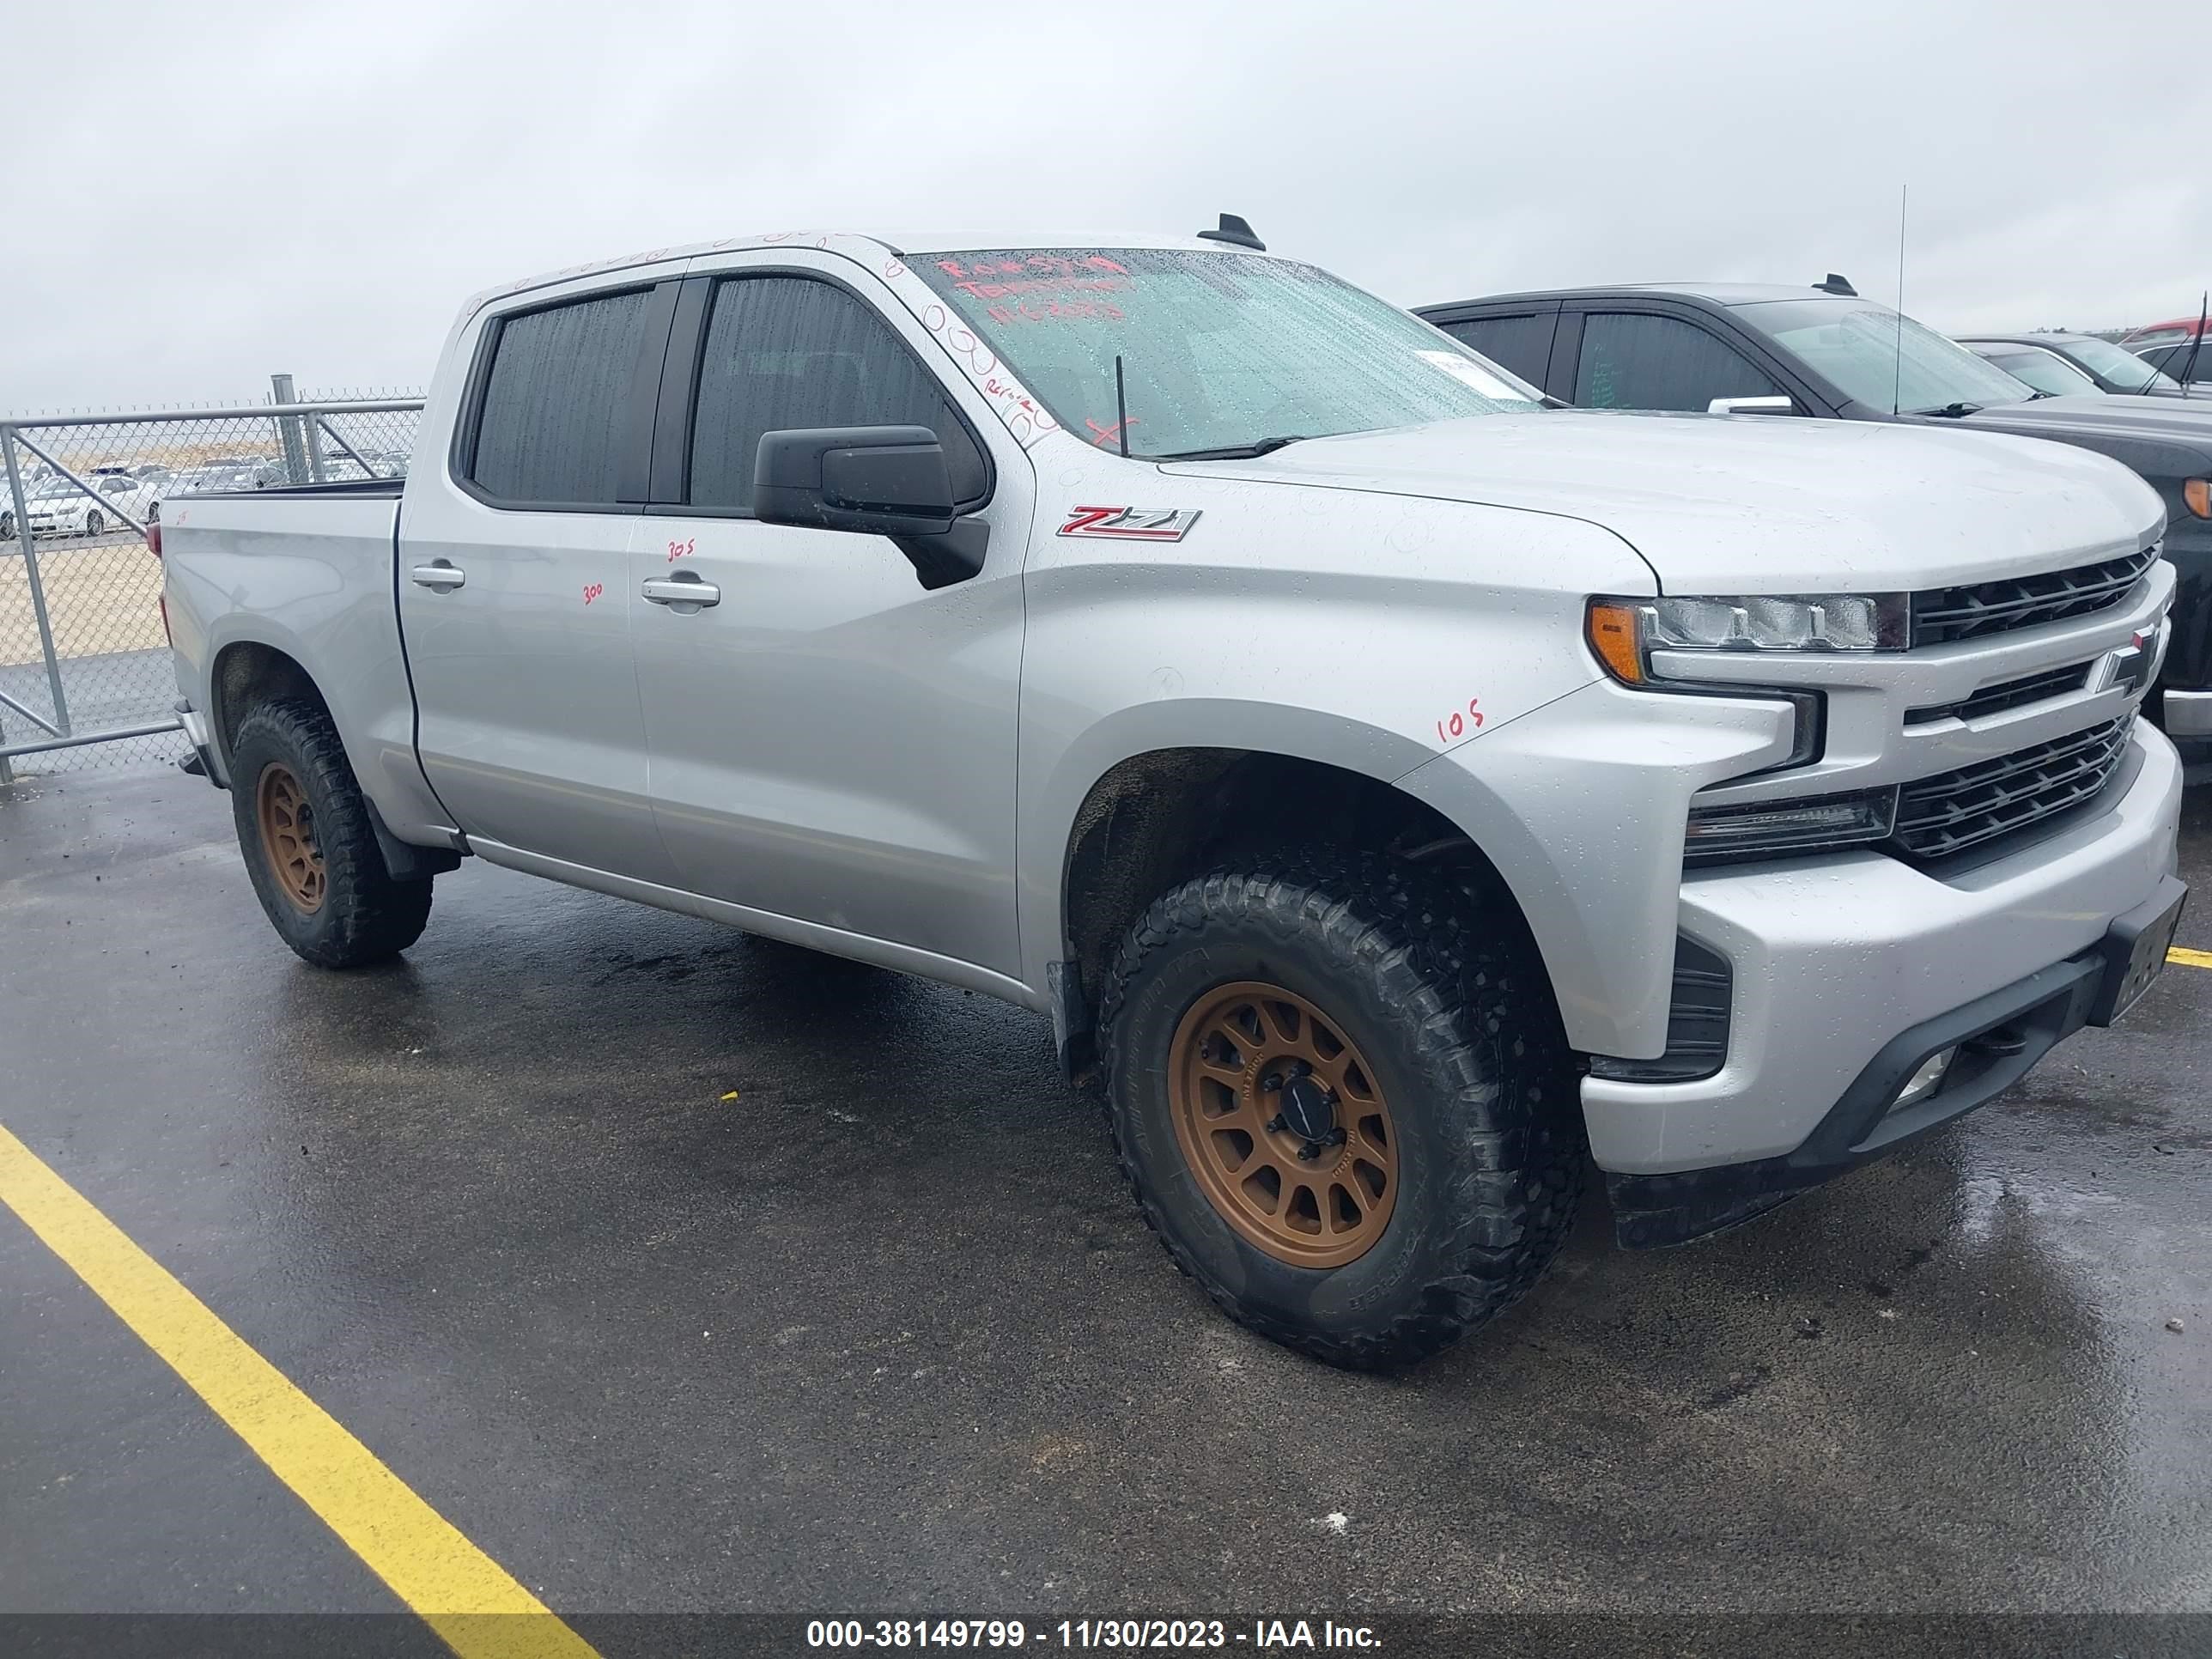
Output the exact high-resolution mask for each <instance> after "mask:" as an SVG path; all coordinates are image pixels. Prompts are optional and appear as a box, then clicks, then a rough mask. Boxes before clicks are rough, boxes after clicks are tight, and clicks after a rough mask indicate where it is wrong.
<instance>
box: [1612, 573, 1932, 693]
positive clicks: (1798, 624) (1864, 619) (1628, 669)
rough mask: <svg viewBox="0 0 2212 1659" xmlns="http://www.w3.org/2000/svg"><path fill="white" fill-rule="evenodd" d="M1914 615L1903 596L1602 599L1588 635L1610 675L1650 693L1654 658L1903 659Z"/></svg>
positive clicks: (1819, 595)
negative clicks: (1899, 655) (1811, 655)
mask: <svg viewBox="0 0 2212 1659" xmlns="http://www.w3.org/2000/svg"><path fill="white" fill-rule="evenodd" d="M1910 622H1911V607H1910V606H1909V605H1907V603H1906V600H1905V595H1904V594H1902V593H1823V594H1794V593H1792V594H1763V593H1761V594H1746V595H1743V596H1741V597H1738V598H1734V599H1692V598H1686V597H1681V596H1678V595H1670V596H1668V597H1666V598H1662V599H1592V600H1591V601H1590V604H1589V623H1588V626H1587V630H1586V631H1587V635H1588V637H1589V646H1590V649H1591V650H1592V651H1594V652H1595V653H1597V659H1598V660H1599V661H1600V662H1601V663H1603V664H1604V665H1605V668H1606V671H1607V673H1609V674H1611V675H1612V676H1613V678H1615V679H1617V680H1619V681H1620V682H1621V684H1624V685H1649V684H1650V683H1651V682H1652V681H1654V680H1656V679H1663V678H1666V677H1665V676H1664V675H1662V674H1660V673H1658V672H1656V671H1655V670H1654V669H1653V668H1652V666H1651V653H1653V652H1654V651H1799V652H1808V651H1812V652H1844V651H1901V650H1903V649H1904V648H1905V643H1906V640H1907V638H1908V635H1909V631H1910Z"/></svg>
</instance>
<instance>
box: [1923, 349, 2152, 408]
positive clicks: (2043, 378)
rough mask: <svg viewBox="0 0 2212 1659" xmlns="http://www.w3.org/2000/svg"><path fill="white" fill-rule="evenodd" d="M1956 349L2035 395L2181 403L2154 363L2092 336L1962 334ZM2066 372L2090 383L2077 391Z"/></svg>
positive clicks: (2079, 387)
mask: <svg viewBox="0 0 2212 1659" xmlns="http://www.w3.org/2000/svg"><path fill="white" fill-rule="evenodd" d="M1955 338H1956V339H1957V340H1958V342H1959V343H1960V345H1962V346H1964V347H1966V349H1968V350H1969V351H1971V352H1972V353H1973V354H1974V355H1975V356H1978V357H1984V358H1986V359H1988V360H1989V361H1990V362H1993V363H1995V364H1996V366H1997V367H1998V368H2001V369H2002V370H2004V372H2005V373H2006V374H2009V375H2011V376H2012V377H2013V379H2015V380H2023V381H2025V382H2027V384H2028V385H2029V386H2033V387H2034V388H2035V389H2036V390H2037V391H2039V392H2051V393H2053V394H2054V395H2057V396H2061V397H2065V396H2073V395H2079V394H2080V393H2081V392H2088V391H2097V392H2108V393H2111V394H2112V395H2114V396H2117V397H2130V398H2179V397H2180V396H2181V395H2182V392H2181V386H2180V383H2179V381H2176V380H2173V379H2172V378H2171V377H2170V376H2168V375H2167V374H2166V373H2165V372H2164V371H2163V370H2162V369H2160V368H2159V367H2158V366H2157V365H2156V364H2155V363H2151V362H2145V361H2144V360H2143V359H2142V358H2141V357H2138V356H2136V354H2135V353H2134V352H2132V351H2127V350H2124V349H2121V348H2120V347H2118V346H2116V345H2114V344H2113V343H2112V342H2111V341H2110V340H2100V339H2099V338H2098V337H2096V336H2095V335H2093V334H2060V333H2039V334H1960V335H1957V336H1955ZM2066 371H2071V372H2072V374H2074V375H2075V376H2078V377H2079V378H2080V379H2081V380H2087V381H2088V382H2089V385H2088V386H2077V385H2075V384H2074V383H2073V381H2072V380H2069V379H2067V378H2066V373H2065V372H2066Z"/></svg>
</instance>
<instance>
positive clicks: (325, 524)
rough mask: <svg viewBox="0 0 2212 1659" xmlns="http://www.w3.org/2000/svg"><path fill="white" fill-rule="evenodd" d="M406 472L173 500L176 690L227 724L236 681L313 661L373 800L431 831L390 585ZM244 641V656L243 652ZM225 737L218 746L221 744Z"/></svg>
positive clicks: (164, 527)
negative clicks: (228, 693)
mask: <svg viewBox="0 0 2212 1659" xmlns="http://www.w3.org/2000/svg"><path fill="white" fill-rule="evenodd" d="M403 483H404V481H403V480H400V479H397V478H362V479H354V480H349V481H345V482H342V483H325V484H305V485H300V486H296V487H292V488H284V489H255V490H241V491H238V492H235V493H233V494H228V495H222V494H213V493H210V494H208V495H187V496H179V497H175V498H173V499H172V501H170V502H169V503H168V504H167V509H166V510H165V511H164V512H163V513H162V515H161V520H162V521H161V556H162V557H161V563H162V569H163V575H164V592H165V595H166V598H167V605H168V616H169V627H170V634H171V638H172V641H173V643H174V645H175V647H176V658H177V687H178V690H180V691H181V692H183V693H184V696H185V700H186V701H187V702H189V703H190V704H191V707H192V708H194V709H196V710H199V711H202V712H203V713H204V714H208V715H209V716H210V719H211V720H212V721H213V722H214V723H215V724H216V727H217V730H218V732H219V731H220V729H221V725H222V720H223V718H224V716H223V708H224V699H225V694H226V690H228V689H232V688H234V687H235V686H237V685H238V684H240V683H241V682H242V681H243V680H244V679H245V678H246V677H247V676H249V675H252V674H259V673H266V672H270V671H272V666H271V665H272V663H273V664H274V665H275V666H274V671H278V672H282V671H283V664H282V663H281V662H279V661H277V660H276V659H284V658H289V659H290V660H291V661H292V662H294V663H297V664H299V665H302V667H303V669H304V667H305V665H310V664H312V665H313V671H312V673H305V672H303V673H302V675H301V678H304V679H311V680H312V681H313V683H314V684H315V685H316V686H317V687H318V688H319V690H320V692H321V695H322V698H323V701H324V702H326V704H327V705H328V707H329V708H330V711H331V718H332V719H333V720H336V721H337V726H338V733H339V735H340V736H341V737H342V738H344V739H345V745H346V752H347V754H348V756H349V757H350V758H351V760H352V762H353V764H354V768H355V770H356V773H357V774H358V775H360V778H361V781H362V787H364V789H365V790H366V791H367V793H368V796H369V798H370V799H372V800H374V801H376V802H378V803H380V804H381V805H385V806H386V810H387V811H388V812H390V813H392V815H394V816H397V817H400V818H401V819H403V820H404V821H403V822H395V823H390V825H389V827H390V828H391V829H392V830H393V831H394V832H395V833H398V834H400V835H402V836H404V835H405V834H407V833H408V832H409V831H410V830H414V831H416V832H418V833H419V832H421V831H422V829H424V828H425V827H426V826H425V823H424V822H423V821H424V820H428V819H431V818H434V817H435V816H436V814H437V809H436V806H435V802H434V801H432V799H431V798H430V796H429V793H428V786H427V785H426V784H425V783H424V782H423V780H422V769H421V768H420V767H419V766H418V765H417V763H416V758H415V747H414V740H415V705H414V699H413V695H412V693H411V690H410V687H409V684H408V678H407V660H406V656H405V653H404V650H403V649H402V647H401V644H400V638H399V614H398V601H397V598H396V594H395V589H394V586H393V583H394V580H395V574H394V563H393V561H394V557H395V550H396V541H395V536H396V532H397V529H398V519H399V511H400V502H399V495H400V491H401V489H402V487H403ZM232 647H238V648H237V649H236V650H235V651H234V650H233V649H232ZM220 747H221V745H220V744H218V748H219V749H220Z"/></svg>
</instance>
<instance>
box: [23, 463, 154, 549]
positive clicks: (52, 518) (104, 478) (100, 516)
mask: <svg viewBox="0 0 2212 1659" xmlns="http://www.w3.org/2000/svg"><path fill="white" fill-rule="evenodd" d="M85 482H86V483H89V484H91V485H93V486H94V491H95V492H96V493H94V494H90V495H88V494H87V493H86V492H85V491H84V490H83V489H82V488H81V487H79V486H78V485H76V484H75V483H71V482H70V480H68V479H67V478H52V479H49V480H47V481H46V483H41V484H40V485H38V486H37V487H36V488H35V489H30V490H27V492H26V493H25V496H24V502H23V507H24V511H25V513H27V515H28V516H29V519H30V524H31V533H32V534H33V535H34V536H98V535H100V534H102V533H103V532H106V531H107V530H108V529H110V528H112V526H116V525H118V524H128V523H129V521H130V520H129V519H125V517H123V516H122V515H123V514H125V513H127V514H129V515H130V518H131V519H136V520H138V521H140V522H141V523H143V522H144V520H145V518H146V512H147V509H148V508H149V507H151V506H152V505H153V503H154V500H155V491H154V489H153V488H152V487H151V486H150V485H148V484H146V483H143V482H141V481H140V480H138V479H137V478H133V477H131V476H129V475H128V474H127V473H120V472H112V473H106V474H104V475H100V476H96V477H87V478H86V480H85ZM7 516H8V517H9V518H10V519H12V518H13V517H14V513H13V512H12V510H10V511H9V513H8V514H7ZM12 528H13V526H12V525H10V526H5V527H4V528H0V534H4V533H6V531H7V530H9V529H12Z"/></svg>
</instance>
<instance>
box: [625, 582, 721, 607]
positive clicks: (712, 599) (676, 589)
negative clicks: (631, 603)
mask: <svg viewBox="0 0 2212 1659" xmlns="http://www.w3.org/2000/svg"><path fill="white" fill-rule="evenodd" d="M639 591H640V592H642V593H643V594H644V595H645V597H646V598H647V599H648V600H649V601H651V602H652V603H653V604H654V605H673V606H675V607H676V609H677V610H678V611H682V612H684V613H685V614H686V615H688V614H690V612H691V611H703V610H704V609H706V607H707V606H708V605H720V604H721V602H722V590H721V589H720V588H719V587H717V586H714V583H712V582H709V581H702V580H700V579H699V578H698V577H696V576H647V578H646V579H645V586H643V587H642V588H641V589H640V590H639Z"/></svg>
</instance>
